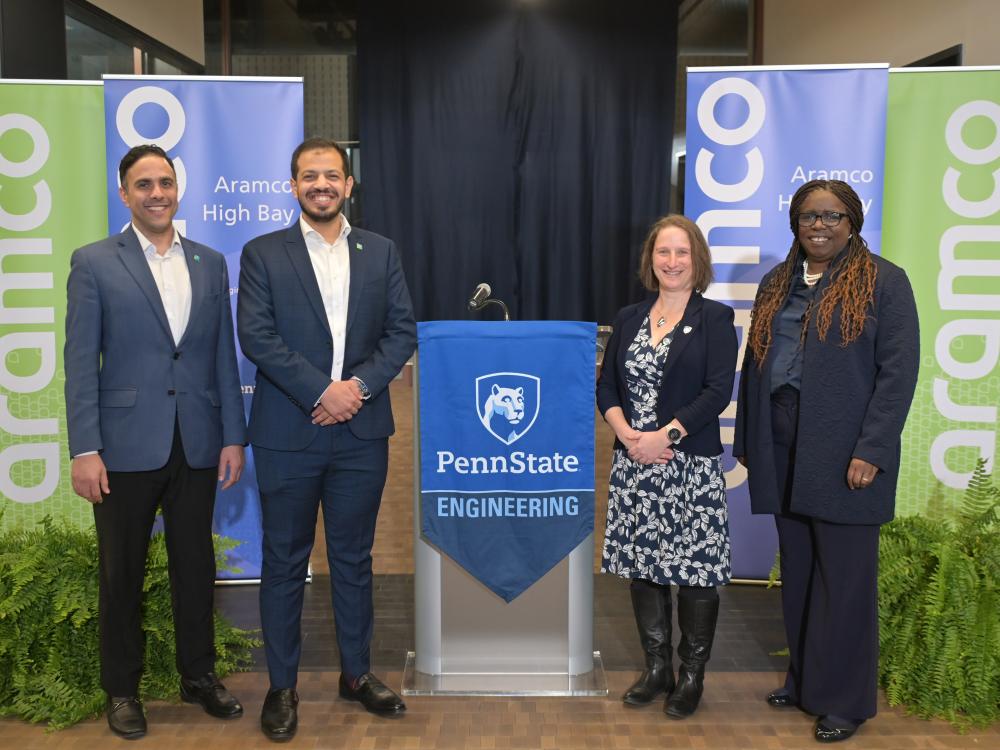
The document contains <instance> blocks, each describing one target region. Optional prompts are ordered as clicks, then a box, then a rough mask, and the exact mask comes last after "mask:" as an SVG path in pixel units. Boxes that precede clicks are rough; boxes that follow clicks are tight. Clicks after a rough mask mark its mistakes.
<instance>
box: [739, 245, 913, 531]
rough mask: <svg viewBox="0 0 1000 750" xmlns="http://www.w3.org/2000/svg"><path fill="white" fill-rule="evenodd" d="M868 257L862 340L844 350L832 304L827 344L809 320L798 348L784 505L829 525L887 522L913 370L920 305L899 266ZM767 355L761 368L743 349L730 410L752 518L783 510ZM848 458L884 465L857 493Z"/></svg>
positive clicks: (822, 283) (824, 281) (822, 285)
mask: <svg viewBox="0 0 1000 750" xmlns="http://www.w3.org/2000/svg"><path fill="white" fill-rule="evenodd" d="M872 258H873V260H874V261H875V265H876V267H877V268H878V275H877V276H876V281H875V296H874V304H873V306H872V308H870V311H869V313H868V319H867V320H866V322H865V327H864V330H863V331H862V333H861V336H860V337H859V338H858V339H856V340H855V341H853V342H851V344H849V345H848V346H843V340H842V339H841V336H840V308H839V307H838V308H837V309H836V310H835V311H834V314H833V320H832V321H831V323H830V330H829V331H828V332H827V335H826V341H820V340H819V334H817V332H816V318H815V316H813V318H812V320H810V322H809V328H808V330H807V331H806V339H805V348H804V350H803V357H802V387H801V389H800V390H799V429H798V437H797V438H796V447H795V469H794V475H793V480H792V488H791V507H790V509H791V511H792V512H794V513H800V514H802V515H806V516H812V517H814V518H819V519H821V520H824V521H830V522H833V523H845V524H881V523H885V522H886V521H890V520H892V517H893V513H894V510H895V499H896V480H897V477H898V475H899V454H900V435H901V433H902V431H903V425H904V423H905V422H906V415H907V413H908V412H909V409H910V402H911V401H912V399H913V392H914V389H915V388H916V383H917V370H918V368H919V364H920V333H919V327H918V323H917V307H916V303H915V302H914V299H913V291H912V289H911V288H910V282H909V279H907V278H906V274H905V273H904V272H903V269H901V268H900V267H899V266H896V265H894V264H893V263H890V262H889V261H887V260H885V259H883V258H880V257H879V256H877V255H873V256H872ZM836 262H837V261H836V260H835V261H834V263H836ZM775 270H777V269H772V270H771V271H770V272H769V273H768V275H767V276H765V277H764V279H763V281H761V287H763V286H764V285H765V284H766V283H767V281H768V279H769V278H770V277H771V275H772V274H773V273H774V272H775ZM830 276H831V274H830V273H826V274H824V275H823V278H822V279H821V280H820V282H819V283H820V288H819V289H818V290H817V291H816V294H817V295H822V294H823V291H824V289H825V287H826V285H827V284H828V283H829V280H830ZM817 299H819V297H817ZM776 317H777V316H776ZM772 359H773V358H772V357H770V356H769V357H767V358H766V359H765V360H764V363H763V367H762V368H761V367H758V364H757V361H756V360H755V359H754V357H753V352H751V351H750V349H749V348H748V349H747V351H746V355H745V356H744V358H743V374H742V377H741V379H740V390H739V399H738V407H737V411H736V431H735V436H734V439H733V455H735V456H745V457H746V461H747V478H748V481H749V484H750V507H751V510H752V511H753V512H754V513H780V512H781V501H782V498H781V497H779V495H778V480H777V476H776V473H775V465H774V439H773V437H772V432H771V366H772V364H773V362H772ZM854 456H856V457H858V458H861V459H864V460H865V461H868V462H869V463H872V464H874V465H875V466H877V467H878V468H879V469H881V471H879V473H878V474H877V475H876V477H875V481H874V482H872V484H871V485H870V486H868V487H866V488H865V489H862V490H852V489H850V488H849V487H848V486H847V467H848V466H849V465H850V463H851V458H852V457H854Z"/></svg>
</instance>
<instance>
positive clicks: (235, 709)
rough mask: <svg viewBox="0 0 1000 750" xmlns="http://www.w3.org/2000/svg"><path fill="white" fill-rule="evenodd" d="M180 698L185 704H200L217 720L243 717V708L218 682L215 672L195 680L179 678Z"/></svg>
mask: <svg viewBox="0 0 1000 750" xmlns="http://www.w3.org/2000/svg"><path fill="white" fill-rule="evenodd" d="M181 698H182V699H183V700H184V702H185V703H199V704H201V707H202V708H204V709H205V711H207V712H208V713H209V714H211V715H212V716H214V717H216V718H218V719H235V718H237V717H239V716H242V715H243V706H241V705H240V702H239V701H238V700H236V698H235V697H234V696H233V694H232V693H230V692H229V691H228V690H226V686H225V685H223V684H222V683H221V682H219V678H218V677H216V676H215V672H209V673H208V674H206V675H205V676H204V677H201V678H200V679H197V680H189V679H187V678H185V677H181Z"/></svg>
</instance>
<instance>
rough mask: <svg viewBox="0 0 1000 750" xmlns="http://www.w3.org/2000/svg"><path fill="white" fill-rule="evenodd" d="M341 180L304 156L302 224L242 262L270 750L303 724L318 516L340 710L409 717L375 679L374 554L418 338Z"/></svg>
mask: <svg viewBox="0 0 1000 750" xmlns="http://www.w3.org/2000/svg"><path fill="white" fill-rule="evenodd" d="M350 166H351V165H350V162H349V161H348V158H347V154H346V152H345V151H344V149H343V148H342V147H341V146H340V145H338V144H337V143H335V142H334V141H329V140H325V139H321V138H310V139H309V140H307V141H305V142H304V143H302V144H301V145H300V146H299V147H298V148H297V149H295V152H294V153H293V154H292V164H291V168H292V181H291V184H292V193H293V194H294V195H295V197H296V198H297V199H298V201H299V204H300V206H301V207H302V215H301V217H300V218H299V221H297V222H295V225H294V226H291V227H289V228H287V229H282V230H280V231H277V232H273V233H271V234H266V235H264V236H263V237H258V238H257V239H255V240H251V241H250V242H249V243H247V246H246V247H245V248H244V249H243V255H242V257H241V259H240V296H239V304H238V306H237V314H236V318H237V325H238V330H239V337H240V345H241V346H242V348H243V353H244V354H245V355H246V357H247V359H249V360H250V361H252V362H253V363H254V364H255V365H257V386H256V389H255V390H254V396H253V408H252V410H251V413H250V442H251V443H252V445H253V451H254V463H255V465H256V469H257V485H258V487H259V488H260V498H261V509H262V513H261V515H262V521H263V527H264V545H263V552H264V554H263V565H262V568H261V587H260V615H261V625H262V627H263V631H264V649H265V652H266V654H267V668H268V672H269V673H270V678H271V689H270V690H269V691H268V695H267V698H266V699H265V701H264V708H263V711H262V712H261V728H262V730H263V732H264V734H265V735H266V736H267V737H268V738H269V739H272V740H275V741H283V740H288V739H290V738H291V737H292V736H293V735H294V734H295V730H296V726H297V722H298V717H297V713H296V710H297V709H296V707H297V705H298V693H297V692H296V681H297V677H298V667H299V654H300V652H301V627H300V622H301V618H302V596H303V587H304V585H305V579H306V572H307V567H308V565H309V552H310V550H311V549H312V546H313V539H314V537H315V533H316V515H317V511H318V509H319V506H320V504H322V506H323V524H324V527H325V532H326V550H327V559H328V560H329V563H330V583H331V586H332V589H333V591H332V594H333V614H334V619H335V620H336V625H337V645H338V647H339V649H340V661H341V673H340V688H339V689H340V695H341V697H343V698H346V699H348V700H354V701H359V702H360V703H361V704H362V705H363V706H364V707H365V708H366V709H367V710H368V711H371V712H373V713H379V714H399V713H402V712H403V711H404V710H405V708H406V707H405V706H404V705H403V702H402V701H401V700H400V699H399V696H397V695H396V694H395V693H393V692H392V691H391V690H390V689H389V688H388V687H386V686H385V685H383V684H382V683H381V682H380V681H379V680H378V678H376V677H375V676H374V675H373V674H372V673H371V638H372V626H373V619H374V617H373V610H372V557H371V550H372V542H373V540H374V538H375V520H376V517H377V516H378V509H379V503H380V502H381V499H382V488H383V486H384V485H385V479H386V470H387V465H388V445H389V442H388V440H389V436H390V435H391V434H392V432H393V429H394V426H393V421H392V409H391V406H390V404H389V383H390V381H391V380H392V379H393V378H394V377H395V376H396V374H397V373H398V372H399V370H400V368H402V366H403V365H404V364H405V363H406V360H407V359H408V358H409V357H410V355H411V354H412V353H413V350H414V347H415V346H416V325H415V323H414V322H413V309H412V307H411V305H410V294H409V292H408V291H407V288H406V280H405V279H404V277H403V268H402V264H401V263H400V259H399V253H398V252H397V251H396V246H395V244H393V242H392V241H391V240H389V239H387V238H385V237H381V236H379V235H377V234H375V233H374V232H368V231H365V230H363V229H357V228H355V227H352V226H351V225H350V223H348V221H347V217H345V216H344V215H343V214H342V213H341V209H342V208H343V205H344V201H345V200H346V199H347V197H348V196H349V195H350V194H351V189H352V187H353V185H354V181H353V179H352V178H351V171H350Z"/></svg>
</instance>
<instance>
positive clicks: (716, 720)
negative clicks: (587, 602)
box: [0, 671, 1000, 750]
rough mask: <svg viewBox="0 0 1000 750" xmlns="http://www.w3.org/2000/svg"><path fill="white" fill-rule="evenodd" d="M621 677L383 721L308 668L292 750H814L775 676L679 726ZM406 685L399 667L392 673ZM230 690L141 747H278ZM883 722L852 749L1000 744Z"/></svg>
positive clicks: (711, 690) (714, 677)
mask: <svg viewBox="0 0 1000 750" xmlns="http://www.w3.org/2000/svg"><path fill="white" fill-rule="evenodd" d="M632 676H633V675H632V674H631V673H629V672H610V673H609V674H608V686H609V688H610V690H611V693H612V696H611V697H608V698H516V699H509V698H453V697H447V698H444V697H420V698H408V699H407V704H408V709H409V710H408V711H407V713H406V714H405V715H404V716H401V717H398V718H393V719H383V718H378V717H374V716H371V715H369V714H366V713H365V712H364V711H363V710H361V709H360V708H359V707H358V704H356V703H348V702H347V701H343V700H341V699H339V698H337V697H336V695H337V685H336V680H337V673H336V672H309V673H306V674H304V675H303V676H302V679H301V681H300V684H299V692H300V695H301V698H302V702H301V703H300V706H299V733H298V735H297V736H296V738H295V739H294V740H293V741H292V742H291V743H289V744H288V745H287V747H289V748H345V749H347V750H381V749H385V750H397V749H399V750H423V749H426V748H440V749H441V750H445V749H448V750H451V749H454V750H464V749H465V748H525V749H526V750H527V749H534V748H547V749H552V750H576V748H616V749H617V748H621V749H622V750H625V749H626V748H628V749H630V750H631V749H634V750H641V749H643V748H705V749H707V750H714V749H719V750H753V749H756V748H768V749H773V750H780V749H783V750H793V749H798V748H802V749H805V748H815V747H817V743H816V742H815V741H814V740H813V739H812V736H811V731H812V723H813V720H812V719H811V718H810V717H809V716H806V715H805V714H803V713H801V712H799V711H797V710H794V709H792V710H784V711H778V710H774V709H770V708H768V707H767V706H766V705H765V704H764V703H763V702H762V700H761V696H762V695H763V694H765V693H766V692H767V691H768V690H770V689H772V688H774V687H776V686H777V684H778V682H779V677H778V675H777V674H776V673H774V672H721V673H720V672H713V673H711V674H710V675H709V679H708V680H707V682H706V686H705V696H704V698H703V701H702V705H701V707H700V708H699V710H698V712H697V713H696V714H695V715H694V716H693V717H691V718H690V719H687V720H685V721H671V720H670V719H668V718H666V717H665V716H664V715H663V713H662V712H661V711H660V705H659V704H658V703H657V704H656V705H652V706H649V707H647V708H642V709H627V708H625V707H623V706H622V704H621V703H620V702H619V701H618V700H617V695H618V694H620V693H621V691H622V690H624V689H625V687H626V686H627V685H628V684H629V681H630V680H631V679H632ZM383 677H384V678H386V680H387V681H388V682H389V683H390V684H395V685H398V684H399V682H400V678H401V674H400V672H398V671H395V672H388V673H384V674H383ZM227 682H228V685H229V686H230V687H231V688H232V690H233V691H234V692H235V693H236V694H237V695H239V696H240V698H241V699H242V700H243V702H244V704H245V706H246V708H247V712H246V715H245V716H243V718H241V719H237V720H233V721H219V720H217V719H212V718H211V717H209V716H208V715H206V714H205V713H204V712H202V711H201V709H200V708H198V707H196V706H189V705H184V704H178V705H174V704H168V703H154V704H151V705H149V706H148V717H149V723H150V731H149V734H148V735H147V736H146V738H145V739H143V740H141V741H139V742H137V743H135V745H132V746H130V747H136V748H146V749H148V750H154V749H160V748H163V749H164V750H209V749H210V750H250V748H273V747H275V745H273V744H272V743H270V742H269V741H268V740H267V739H265V738H264V737H263V736H262V735H261V734H260V731H259V729H258V712H259V710H260V705H261V702H262V700H263V698H264V692H265V690H266V687H267V680H266V677H265V676H264V675H263V674H261V673H259V672H251V673H248V674H241V675H236V676H234V677H232V678H230V679H229V680H228V681H227ZM879 710H880V713H879V715H878V716H877V717H876V718H875V719H873V720H872V721H870V722H868V724H866V725H865V726H863V727H862V728H861V730H860V731H859V732H858V734H857V735H856V736H855V737H854V738H853V739H852V740H850V741H849V742H847V743H845V745H844V747H845V748H853V750H912V749H915V748H924V749H926V750H964V749H966V748H968V749H971V748H982V750H996V748H998V747H1000V728H998V727H994V728H992V729H990V730H987V731H973V732H969V733H968V734H965V735H961V734H958V733H957V732H955V730H953V729H952V728H951V727H950V726H949V725H948V724H945V723H943V722H926V721H922V720H920V719H914V718H911V717H906V716H904V715H903V714H902V712H901V711H898V710H894V709H890V708H889V707H888V706H886V705H885V704H884V703H883V704H882V705H880V708H879ZM121 746H122V741H121V740H118V739H117V738H115V737H113V736H112V735H110V733H109V732H108V729H107V726H106V725H105V723H104V721H103V719H97V720H93V721H87V722H83V723H81V724H78V725H77V726H74V727H71V728H70V729H66V730H64V731H61V732H55V733H50V734H47V733H46V732H45V730H44V729H43V728H41V727H37V726H30V725H27V724H23V723H21V722H17V721H12V720H0V747H3V748H5V749H8V748H9V749H10V750H15V748H16V750H91V749H94V750H105V748H111V747H121Z"/></svg>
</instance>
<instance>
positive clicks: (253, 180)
mask: <svg viewBox="0 0 1000 750" xmlns="http://www.w3.org/2000/svg"><path fill="white" fill-rule="evenodd" d="M104 114H105V139H106V144H107V170H108V172H107V175H108V181H107V186H108V224H109V226H110V228H111V231H112V232H120V231H121V230H122V228H123V227H125V226H127V225H128V222H129V219H130V216H129V211H128V208H127V207H125V206H124V205H122V202H121V199H120V198H119V197H118V162H119V161H120V160H121V158H122V156H124V155H125V152H126V151H128V149H129V148H131V147H132V146H136V145H138V144H141V143H155V144H156V145H158V146H160V147H161V148H163V149H164V150H165V151H166V152H167V153H168V154H169V155H170V158H171V159H172V160H173V162H174V169H175V170H176V171H177V187H178V193H179V206H178V210H177V216H176V217H175V218H174V225H175V226H176V227H177V229H178V230H179V231H180V233H181V234H182V235H183V236H185V237H190V238H191V239H192V240H195V241H196V242H201V243H203V244H205V245H208V246H209V247H212V248H214V249H216V250H218V251H219V252H221V253H222V254H223V255H225V256H226V261H227V264H228V266H229V283H230V300H231V303H232V306H233V319H234V321H235V318H236V294H237V292H238V290H237V288H236V284H237V281H238V279H239V275H240V266H239V259H240V252H241V251H242V249H243V245H244V244H246V243H247V242H248V241H249V240H251V239H252V238H254V237H256V236H258V235H261V234H264V233H266V232H273V231H275V230H276V229H281V228H282V227H286V226H289V225H290V224H291V223H292V222H294V221H297V220H298V208H299V207H298V203H297V202H296V200H295V199H294V198H293V197H292V194H291V186H290V184H289V178H290V177H291V174H290V172H289V161H290V159H291V155H292V151H293V150H294V149H295V147H296V146H297V145H298V144H299V143H300V142H301V141H302V132H303V129H304V106H303V89H302V79H300V78H294V79H293V78H212V77H207V76H195V77H183V76H182V77H176V78H172V77H161V76H105V79H104ZM239 366H240V381H241V383H242V388H243V394H244V406H245V408H246V410H247V412H248V413H249V411H250V401H251V399H252V397H253V382H254V375H255V372H256V371H255V368H254V366H253V365H252V364H251V363H250V362H248V361H247V360H246V359H244V358H243V357H242V356H241V357H240V358H239ZM215 531H216V532H218V533H219V534H222V535H223V536H228V537H231V538H233V539H236V540H239V541H241V542H243V544H241V545H240V546H239V547H237V548H236V549H235V550H233V551H232V552H230V554H229V560H230V562H231V563H232V565H233V566H235V567H236V568H239V570H240V572H239V573H235V574H233V573H226V572H223V571H220V572H219V577H220V578H237V579H254V578H259V577H260V566H261V534H262V532H261V522H260V500H259V496H258V493H257V484H256V481H255V476H254V467H253V455H252V452H251V451H249V450H248V451H247V465H246V467H245V468H244V470H243V477H242V479H240V481H239V483H238V484H237V485H236V486H234V487H232V488H230V489H228V490H226V491H225V492H220V493H219V494H218V496H217V498H216V503H215Z"/></svg>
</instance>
